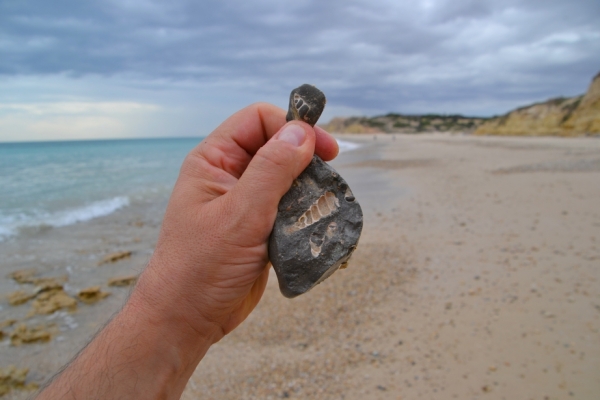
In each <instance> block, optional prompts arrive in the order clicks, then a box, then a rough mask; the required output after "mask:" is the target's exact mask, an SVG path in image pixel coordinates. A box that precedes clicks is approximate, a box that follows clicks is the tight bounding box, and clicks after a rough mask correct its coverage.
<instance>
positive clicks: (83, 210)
mask: <svg viewBox="0 0 600 400" xmlns="http://www.w3.org/2000/svg"><path fill="white" fill-rule="evenodd" d="M201 140H202V138H177V139H135V140H98V141H69V142H35V143H0V241H3V240H6V239H7V238H9V237H14V236H18V235H19V234H23V233H26V232H29V231H31V230H33V231H36V230H37V229H39V228H43V227H45V226H48V227H60V226H66V225H71V224H75V223H78V222H82V221H87V220H90V219H92V218H96V217H101V216H105V215H108V214H111V213H113V212H114V211H116V210H118V209H120V208H123V207H127V206H129V205H131V204H133V203H135V202H141V201H152V200H153V199H157V198H163V199H164V198H165V197H166V196H168V195H169V193H170V191H171V189H172V188H173V185H174V184H175V180H176V179H177V174H178V172H179V167H180V166H181V163H182V162H183V159H184V157H185V156H186V155H187V153H188V152H189V151H190V150H191V149H192V148H193V147H194V146H196V144H198V143H199V142H200V141H201ZM338 143H339V145H340V151H350V150H353V149H354V148H356V147H357V146H358V145H356V144H355V143H350V142H345V141H338Z"/></svg>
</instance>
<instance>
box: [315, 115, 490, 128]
mask: <svg viewBox="0 0 600 400" xmlns="http://www.w3.org/2000/svg"><path fill="white" fill-rule="evenodd" d="M485 121H486V119H485V118H473V117H465V116H462V115H439V114H425V115H403V114H394V113H390V114H386V115H379V116H375V117H346V118H343V117H336V118H333V119H332V120H331V121H330V122H329V123H328V124H324V125H322V127H323V128H324V129H325V130H327V131H328V132H335V133H382V132H383V133H421V132H462V133H472V132H473V131H474V130H475V129H476V128H477V127H478V126H480V125H481V124H482V123H484V122H485Z"/></svg>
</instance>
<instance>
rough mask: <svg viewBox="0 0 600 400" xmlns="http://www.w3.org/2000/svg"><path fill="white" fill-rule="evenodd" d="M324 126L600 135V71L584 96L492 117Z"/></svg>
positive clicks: (389, 117) (348, 120)
mask: <svg viewBox="0 0 600 400" xmlns="http://www.w3.org/2000/svg"><path fill="white" fill-rule="evenodd" d="M322 127H323V128H324V129H326V130H327V131H329V132H335V133H423V132H451V133H467V134H475V135H506V136H595V135H600V73H598V74H597V75H596V76H595V77H594V78H593V79H592V82H591V84H590V86H589V88H588V90H587V92H586V93H585V94H583V95H580V96H575V97H558V98H554V99H550V100H547V101H544V102H540V103H534V104H531V105H528V106H524V107H520V108H517V109H515V110H512V111H509V112H508V113H506V114H504V115H501V116H497V117H492V118H480V117H465V116H462V115H442V114H424V115H403V114H396V113H389V114H386V115H379V116H375V117H336V118H333V119H332V120H331V121H330V122H329V123H327V124H324V125H322Z"/></svg>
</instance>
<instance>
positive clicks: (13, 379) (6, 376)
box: [0, 365, 39, 396]
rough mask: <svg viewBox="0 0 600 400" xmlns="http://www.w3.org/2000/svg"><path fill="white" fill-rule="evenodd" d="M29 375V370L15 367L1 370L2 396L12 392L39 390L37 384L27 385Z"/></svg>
mask: <svg viewBox="0 0 600 400" xmlns="http://www.w3.org/2000/svg"><path fill="white" fill-rule="evenodd" d="M28 373H29V369H28V368H17V367H15V366H14V365H9V366H8V367H5V368H0V396H4V395H5V394H8V393H10V392H11V391H12V390H37V389H38V388H39V386H38V384H37V383H34V382H30V383H28V384H25V380H26V378H27V374H28Z"/></svg>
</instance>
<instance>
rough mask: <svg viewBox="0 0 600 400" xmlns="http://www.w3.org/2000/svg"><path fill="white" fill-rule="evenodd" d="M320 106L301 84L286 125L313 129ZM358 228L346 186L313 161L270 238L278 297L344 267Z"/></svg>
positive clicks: (356, 208) (319, 97) (284, 202)
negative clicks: (299, 124)
mask: <svg viewBox="0 0 600 400" xmlns="http://www.w3.org/2000/svg"><path fill="white" fill-rule="evenodd" d="M325 102H326V100H325V95H324V94H323V93H322V92H321V91H320V90H319V89H317V88H316V87H314V86H311V85H302V86H300V87H298V88H296V89H294V90H293V91H292V93H291V95H290V104H289V110H288V113H287V120H288V121H291V120H292V119H296V120H300V121H304V122H307V123H309V124H310V125H312V126H314V124H315V123H316V122H317V120H318V119H319V116H320V115H321V113H322V112H323V108H324V107H325ZM362 224H363V215H362V210H361V208H360V205H359V204H358V202H357V201H356V199H355V197H354V195H353V193H352V191H351V190H350V187H348V184H347V183H346V181H345V180H344V179H343V178H342V177H341V176H340V175H339V174H338V173H337V172H336V171H335V170H334V169H333V168H332V167H330V166H329V165H328V164H326V163H325V162H324V161H323V160H321V158H319V156H317V155H315V156H313V159H312V161H311V162H310V164H309V165H308V167H306V169H305V170H304V171H303V172H302V173H301V174H300V176H298V178H297V179H296V180H295V181H294V183H293V184H292V187H291V188H290V190H289V191H288V192H287V193H286V194H285V195H284V196H283V198H282V199H281V201H280V203H279V207H278V212H277V218H276V220H275V225H274V226H273V231H272V233H271V237H270V238H269V258H270V260H271V263H272V264H273V269H274V270H275V272H276V273H277V279H278V280H279V288H280V290H281V293H283V295H284V296H286V297H290V298H291V297H296V296H298V295H300V294H302V293H305V292H307V291H308V290H310V289H312V288H313V287H314V286H315V285H317V284H319V283H321V282H322V281H323V280H325V279H327V278H328V277H329V276H331V274H333V273H334V272H335V271H337V270H338V269H340V268H345V267H346V266H347V263H348V260H349V258H350V256H351V255H352V252H353V251H354V249H356V246H357V244H358V239H359V237H360V233H361V230H362Z"/></svg>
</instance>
